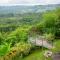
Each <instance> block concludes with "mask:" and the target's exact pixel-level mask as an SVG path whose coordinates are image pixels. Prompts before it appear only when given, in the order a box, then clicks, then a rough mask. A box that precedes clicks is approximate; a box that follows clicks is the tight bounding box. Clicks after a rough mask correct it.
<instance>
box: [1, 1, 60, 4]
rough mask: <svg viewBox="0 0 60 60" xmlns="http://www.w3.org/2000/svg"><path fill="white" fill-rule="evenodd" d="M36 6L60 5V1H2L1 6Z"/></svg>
mask: <svg viewBox="0 0 60 60" xmlns="http://www.w3.org/2000/svg"><path fill="white" fill-rule="evenodd" d="M15 4H24V5H34V4H44V5H45V4H60V0H0V5H15Z"/></svg>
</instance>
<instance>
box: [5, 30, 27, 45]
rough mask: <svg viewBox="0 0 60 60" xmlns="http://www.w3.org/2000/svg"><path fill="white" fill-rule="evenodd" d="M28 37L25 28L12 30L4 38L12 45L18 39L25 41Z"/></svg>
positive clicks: (18, 40)
mask: <svg viewBox="0 0 60 60" xmlns="http://www.w3.org/2000/svg"><path fill="white" fill-rule="evenodd" d="M27 39H28V33H27V30H26V29H17V30H16V31H13V32H12V33H11V34H10V35H9V36H8V37H7V39H6V41H7V42H8V43H11V44H12V45H14V44H15V43H18V42H20V41H25V42H26V41H27Z"/></svg>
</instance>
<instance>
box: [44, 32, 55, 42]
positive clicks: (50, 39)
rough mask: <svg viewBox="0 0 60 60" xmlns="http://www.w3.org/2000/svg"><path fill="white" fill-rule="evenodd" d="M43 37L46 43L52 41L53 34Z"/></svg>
mask: <svg viewBox="0 0 60 60" xmlns="http://www.w3.org/2000/svg"><path fill="white" fill-rule="evenodd" d="M44 36H45V38H46V40H48V41H52V40H54V34H52V33H49V34H44Z"/></svg>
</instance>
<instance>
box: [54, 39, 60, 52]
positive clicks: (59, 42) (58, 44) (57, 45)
mask: <svg viewBox="0 0 60 60" xmlns="http://www.w3.org/2000/svg"><path fill="white" fill-rule="evenodd" d="M54 46H55V48H54V49H53V52H58V51H60V39H57V40H56V41H55V42H54Z"/></svg>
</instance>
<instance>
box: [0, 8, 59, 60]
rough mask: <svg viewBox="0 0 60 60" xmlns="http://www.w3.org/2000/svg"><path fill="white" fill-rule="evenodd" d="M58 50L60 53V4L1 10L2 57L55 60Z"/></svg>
mask: <svg viewBox="0 0 60 60" xmlns="http://www.w3.org/2000/svg"><path fill="white" fill-rule="evenodd" d="M41 41H42V42H41ZM39 42H40V43H39ZM44 42H46V43H44ZM47 52H48V53H49V54H50V55H48V53H47ZM57 52H59V53H60V8H56V9H53V10H49V11H45V12H40V13H24V14H16V15H14V14H13V13H9V14H5V15H4V14H0V60H53V56H52V55H53V54H55V53H57ZM45 53H46V54H45Z"/></svg>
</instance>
